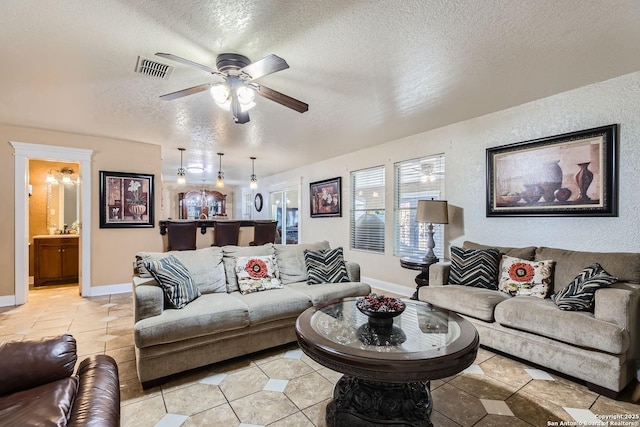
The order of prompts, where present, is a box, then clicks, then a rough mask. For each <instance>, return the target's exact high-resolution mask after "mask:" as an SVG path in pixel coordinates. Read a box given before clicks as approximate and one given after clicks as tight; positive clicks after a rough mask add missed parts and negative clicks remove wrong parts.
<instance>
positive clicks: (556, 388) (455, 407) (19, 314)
mask: <svg viewBox="0 0 640 427" xmlns="http://www.w3.org/2000/svg"><path fill="white" fill-rule="evenodd" d="M77 293H78V290H77V286H75V287H60V288H47V289H38V290H33V291H31V292H30V294H29V303H28V304H26V305H24V306H20V307H5V308H0V342H1V341H8V340H23V339H37V338H41V337H44V336H51V335H57V334H62V333H71V334H73V335H74V337H75V338H76V340H77V342H78V354H79V356H80V357H79V360H81V359H82V356H87V355H91V354H101V353H106V354H109V355H111V356H112V357H113V358H114V359H115V360H116V361H117V362H118V366H119V370H120V381H121V393H122V425H123V427H134V426H135V427H138V426H139V427H174V426H184V427H187V426H222V427H227V426H243V427H249V426H273V427H276V426H277V427H286V426H295V427H298V426H301V427H302V426H310V427H311V426H324V425H325V423H324V413H325V407H326V404H327V402H328V401H329V399H330V397H331V394H332V389H333V385H334V384H335V383H336V381H337V380H338V378H339V377H340V374H339V373H337V372H333V371H331V370H329V369H327V368H324V367H322V366H321V365H319V364H317V363H316V362H314V361H313V360H311V359H309V358H308V357H307V356H306V355H305V354H304V353H302V351H301V350H300V349H299V348H298V347H297V345H295V344H291V345H289V346H286V347H280V348H277V349H273V350H270V351H266V352H262V353H258V354H254V355H250V356H247V357H244V358H240V359H235V360H232V361H229V362H225V363H219V364H215V365H211V366H209V367H206V368H202V369H199V370H196V371H193V372H189V373H187V374H184V375H182V376H180V377H178V378H176V379H174V380H172V381H170V382H168V383H166V384H164V385H162V386H159V387H155V388H153V389H150V390H146V391H143V390H142V389H141V387H140V383H139V382H138V379H137V377H136V371H135V356H134V351H133V335H132V322H133V320H132V316H133V309H132V303H131V294H120V295H110V296H103V297H95V298H86V299H82V298H80V297H79V296H78V294H77ZM0 364H1V362H0ZM431 389H432V393H433V400H434V410H433V414H432V420H433V424H434V425H435V426H436V427H439V426H446V427H455V426H476V427H493V426H509V427H511V426H515V427H518V426H549V425H554V424H553V422H557V424H555V425H587V424H589V423H592V422H596V421H597V420H598V417H602V416H607V415H608V416H614V417H615V416H619V417H625V416H628V417H634V416H638V414H640V405H634V404H631V403H629V402H628V401H624V400H623V401H614V400H611V399H608V398H606V397H604V396H599V395H598V394H595V393H592V392H590V391H589V390H588V389H587V388H586V387H584V386H583V385H580V384H577V383H575V382H572V381H570V380H567V379H565V378H562V377H559V376H556V375H554V374H549V373H547V372H544V371H541V370H539V369H535V368H533V367H531V366H527V365H525V364H523V363H521V362H518V361H514V360H512V359H509V358H507V357H504V356H502V355H498V354H495V353H492V352H491V351H488V350H486V349H482V348H481V349H480V351H479V352H478V357H477V359H476V362H475V364H474V365H472V366H471V367H469V368H468V369H467V370H466V371H464V372H462V373H461V374H459V375H456V376H453V377H450V378H445V379H443V380H437V381H433V382H432V383H431ZM627 400H628V399H627ZM561 421H564V422H565V424H562V423H561ZM618 421H625V420H624V419H623V418H621V419H618ZM630 421H633V422H635V424H626V425H636V426H638V425H639V424H640V423H638V421H637V419H636V420H630ZM579 423H582V424H579ZM592 425H593V424H592ZM609 425H611V426H613V425H614V424H613V423H611V424H609ZM617 425H625V424H622V423H621V424H617Z"/></svg>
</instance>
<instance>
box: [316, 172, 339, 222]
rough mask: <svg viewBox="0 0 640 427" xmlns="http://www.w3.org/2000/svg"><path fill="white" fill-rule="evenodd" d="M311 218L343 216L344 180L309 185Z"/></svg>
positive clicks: (336, 179)
mask: <svg viewBox="0 0 640 427" xmlns="http://www.w3.org/2000/svg"><path fill="white" fill-rule="evenodd" d="M309 198H310V202H311V210H310V212H311V218H321V217H331V216H342V178H341V177H337V178H331V179H325V180H324V181H316V182H312V183H310V184H309Z"/></svg>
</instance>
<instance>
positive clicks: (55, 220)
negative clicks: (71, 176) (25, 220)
mask: <svg viewBox="0 0 640 427" xmlns="http://www.w3.org/2000/svg"><path fill="white" fill-rule="evenodd" d="M79 197H80V186H79V185H76V184H62V183H60V184H54V183H47V229H48V230H49V234H55V232H56V230H64V225H65V224H66V225H67V227H68V228H69V229H70V228H71V226H72V224H73V223H74V222H76V221H77V220H78V218H79V217H80V209H79V203H78V200H79Z"/></svg>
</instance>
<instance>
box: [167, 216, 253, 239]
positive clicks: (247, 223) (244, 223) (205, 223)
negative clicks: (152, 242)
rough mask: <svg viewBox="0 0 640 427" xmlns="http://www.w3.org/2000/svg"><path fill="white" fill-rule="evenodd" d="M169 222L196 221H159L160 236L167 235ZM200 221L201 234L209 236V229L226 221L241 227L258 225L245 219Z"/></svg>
mask: <svg viewBox="0 0 640 427" xmlns="http://www.w3.org/2000/svg"><path fill="white" fill-rule="evenodd" d="M168 221H185V222H186V221H194V220H191V219H171V220H168V219H163V220H160V221H158V225H159V226H160V234H161V235H163V236H164V235H165V234H167V222H168ZM197 221H198V228H199V229H200V233H201V234H207V228H215V226H216V222H224V221H240V227H253V226H254V224H255V223H256V221H253V220H245V219H240V220H232V219H222V218H220V219H199V220H197Z"/></svg>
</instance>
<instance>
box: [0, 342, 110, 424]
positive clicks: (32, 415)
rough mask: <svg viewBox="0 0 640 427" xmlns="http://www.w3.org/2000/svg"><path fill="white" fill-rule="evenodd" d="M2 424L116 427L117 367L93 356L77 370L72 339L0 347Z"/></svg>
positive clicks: (98, 356) (105, 358) (104, 359)
mask: <svg viewBox="0 0 640 427" xmlns="http://www.w3.org/2000/svg"><path fill="white" fill-rule="evenodd" d="M0 361H1V365H2V369H0V420H1V421H0V424H2V425H6V426H45V425H52V426H53V425H55V426H105V427H106V426H119V425H120V381H119V377H118V367H117V365H116V362H115V361H114V360H113V358H111V357H110V356H107V355H97V356H91V357H88V358H86V359H84V360H83V361H82V362H81V363H80V365H79V366H78V370H77V372H76V374H75V375H74V374H73V370H74V368H75V365H76V361H77V356H76V341H75V339H74V338H73V336H71V335H62V336H59V337H51V338H43V339H41V340H38V341H12V342H6V343H2V344H0Z"/></svg>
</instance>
